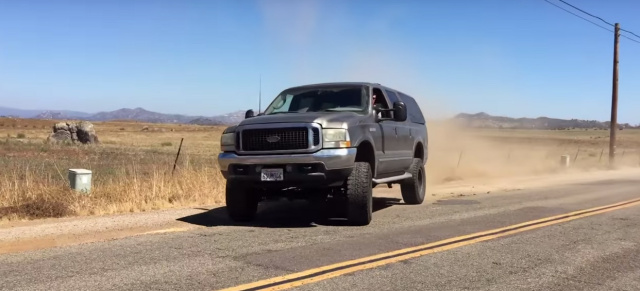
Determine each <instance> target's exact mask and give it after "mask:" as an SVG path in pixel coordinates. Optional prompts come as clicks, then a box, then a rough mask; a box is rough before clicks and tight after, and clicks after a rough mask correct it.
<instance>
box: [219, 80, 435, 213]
mask: <svg viewBox="0 0 640 291" xmlns="http://www.w3.org/2000/svg"><path fill="white" fill-rule="evenodd" d="M390 105H391V106H390ZM245 117H246V118H245V119H244V120H243V121H242V122H240V123H239V124H238V125H235V126H231V127H228V128H227V129H225V131H224V132H223V134H222V137H221V141H220V145H221V152H220V154H219V156H218V163H219V166H220V171H221V172H222V175H223V176H224V177H225V179H226V183H227V184H226V205H227V210H228V213H229V216H230V217H231V219H233V220H235V221H241V222H246V221H250V220H253V219H254V217H255V214H256V212H257V206H258V203H259V202H260V201H262V200H264V199H269V198H281V197H288V198H290V199H297V198H302V199H308V200H310V201H312V202H313V203H317V205H328V204H325V203H326V202H327V201H329V200H331V201H338V204H337V205H339V206H341V207H337V208H340V210H341V211H340V212H339V213H341V214H342V215H343V217H346V218H347V220H348V221H349V223H350V224H354V225H368V224H369V223H370V222H371V218H372V188H373V187H376V186H377V185H380V184H387V185H388V187H389V188H391V187H392V184H400V188H401V190H402V198H403V200H404V202H405V203H407V204H421V203H422V202H423V201H424V197H425V170H424V166H425V164H426V161H427V156H428V147H427V145H428V141H429V139H428V135H427V126H426V122H425V119H424V116H423V114H422V111H421V110H420V107H419V106H418V104H417V103H416V101H415V99H414V98H412V97H410V96H409V95H407V94H404V93H402V92H400V91H397V90H394V89H391V88H388V87H386V86H382V85H380V84H377V83H352V82H341V83H323V84H313V85H305V86H299V87H293V88H289V89H286V90H284V91H282V93H280V94H279V95H278V96H277V97H276V98H275V99H274V100H273V101H272V102H271V104H270V105H269V106H268V107H267V108H266V110H265V111H264V112H262V113H260V114H258V115H257V116H254V112H253V111H252V110H248V111H247V113H246V116H245Z"/></svg>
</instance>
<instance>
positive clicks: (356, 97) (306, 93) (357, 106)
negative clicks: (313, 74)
mask: <svg viewBox="0 0 640 291" xmlns="http://www.w3.org/2000/svg"><path fill="white" fill-rule="evenodd" d="M367 96H368V94H367V90H366V87H365V86H339V87H316V88H294V89H290V90H286V91H284V92H282V93H280V95H278V97H276V99H275V100H273V102H271V104H270V105H269V107H267V109H266V110H265V112H264V114H265V115H269V114H280V113H301V112H337V111H349V112H357V113H361V114H364V113H366V111H367V108H368V107H367V106H368V105H369V103H368V97H367Z"/></svg>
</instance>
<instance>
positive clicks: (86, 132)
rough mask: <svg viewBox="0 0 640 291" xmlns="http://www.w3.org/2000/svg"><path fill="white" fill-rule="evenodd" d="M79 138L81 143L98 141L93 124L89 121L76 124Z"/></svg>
mask: <svg viewBox="0 0 640 291" xmlns="http://www.w3.org/2000/svg"><path fill="white" fill-rule="evenodd" d="M76 129H77V138H78V141H80V142H81V143H84V144H86V143H96V130H95V129H94V128H93V124H92V123H91V122H87V121H80V122H79V123H78V124H77V125H76Z"/></svg>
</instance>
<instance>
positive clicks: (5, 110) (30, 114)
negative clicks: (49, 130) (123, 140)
mask: <svg viewBox="0 0 640 291" xmlns="http://www.w3.org/2000/svg"><path fill="white" fill-rule="evenodd" d="M45 112H56V113H61V114H63V115H65V116H69V117H77V118H84V117H87V116H90V115H91V113H86V112H79V111H70V110H30V109H16V108H9V107H0V116H16V117H20V118H34V117H35V116H38V115H40V114H42V113H45Z"/></svg>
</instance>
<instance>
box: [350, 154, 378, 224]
mask: <svg viewBox="0 0 640 291" xmlns="http://www.w3.org/2000/svg"><path fill="white" fill-rule="evenodd" d="M372 192H373V190H372V173H371V165H370V164H369V163H367V162H356V164H355V166H354V168H353V171H352V172H351V175H349V177H348V178H347V203H348V206H347V219H348V221H349V223H350V224H352V225H368V224H369V223H371V217H372V212H373V201H372V200H373V193H372Z"/></svg>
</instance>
